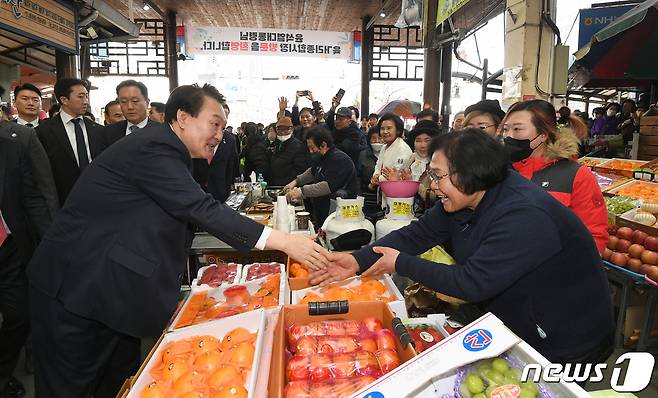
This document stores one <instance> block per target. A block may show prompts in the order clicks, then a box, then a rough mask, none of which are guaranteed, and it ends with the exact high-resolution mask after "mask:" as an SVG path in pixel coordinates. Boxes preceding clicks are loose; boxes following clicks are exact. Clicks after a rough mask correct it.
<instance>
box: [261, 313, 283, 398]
mask: <svg viewBox="0 0 658 398" xmlns="http://www.w3.org/2000/svg"><path fill="white" fill-rule="evenodd" d="M280 313H281V307H277V308H275V309H273V310H267V311H265V314H266V316H265V318H266V319H265V333H264V336H263V352H262V353H261V357H260V365H259V368H258V379H257V380H256V391H255V394H254V396H256V397H266V396H267V388H268V386H269V380H270V364H271V363H272V351H273V349H274V331H275V329H276V326H277V323H278V321H279V314H280Z"/></svg>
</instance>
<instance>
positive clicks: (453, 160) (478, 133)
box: [429, 127, 509, 195]
mask: <svg viewBox="0 0 658 398" xmlns="http://www.w3.org/2000/svg"><path fill="white" fill-rule="evenodd" d="M437 151H442V152H443V154H444V155H445V156H446V158H448V167H449V168H450V170H442V171H443V172H446V173H450V180H451V181H452V183H453V185H454V186H455V187H456V188H457V189H459V190H460V191H461V192H462V193H464V194H466V195H471V194H473V193H475V192H478V191H486V190H488V189H491V188H493V187H494V186H495V185H496V184H498V183H500V182H502V181H503V180H504V179H505V177H507V174H508V170H509V157H508V155H507V152H505V148H504V147H503V145H502V144H501V143H500V142H498V141H496V140H495V139H494V138H493V137H491V136H490V135H489V134H487V133H485V132H484V131H482V130H480V129H478V128H474V127H469V128H466V129H464V130H458V131H456V132H454V133H448V134H443V135H439V136H437V137H435V138H434V139H433V140H432V142H431V144H430V152H429V153H430V154H432V155H434V153H436V152H437Z"/></svg>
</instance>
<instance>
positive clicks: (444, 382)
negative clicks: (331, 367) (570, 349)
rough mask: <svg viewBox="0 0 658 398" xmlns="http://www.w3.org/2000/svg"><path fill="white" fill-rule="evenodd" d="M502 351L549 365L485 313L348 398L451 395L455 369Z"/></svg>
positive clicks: (579, 397) (559, 387) (561, 390)
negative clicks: (438, 388)
mask: <svg viewBox="0 0 658 398" xmlns="http://www.w3.org/2000/svg"><path fill="white" fill-rule="evenodd" d="M487 332H488V335H487ZM471 336H473V337H471ZM485 337H487V338H486V339H485ZM475 344H477V345H478V346H479V347H477V349H474V345H475ZM506 352H507V353H509V354H510V355H512V356H514V357H516V358H517V359H518V360H519V361H520V362H521V363H525V364H528V363H532V364H539V365H540V366H542V367H544V366H546V365H548V364H549V362H548V360H547V359H546V358H544V357H543V356H542V355H541V354H540V353H539V352H537V351H536V350H534V349H533V348H532V347H530V346H529V345H528V344H527V343H525V342H524V341H523V340H521V339H520V338H519V337H518V336H516V335H515V334H514V333H512V331H510V330H509V329H508V328H507V327H506V326H505V325H504V324H503V322H502V321H501V320H500V319H498V318H497V317H496V316H495V315H493V314H491V313H487V314H485V315H483V316H482V317H480V318H479V319H478V320H476V321H474V322H473V323H471V324H469V325H467V326H465V327H464V328H462V329H460V330H458V331H457V332H455V333H454V334H452V335H450V336H448V337H446V338H445V339H444V340H442V341H440V342H438V343H437V344H435V345H434V346H432V347H430V348H429V349H427V350H425V351H423V352H422V353H420V354H418V355H417V356H416V357H414V358H411V359H410V360H409V361H407V362H405V363H403V364H402V365H400V366H399V367H397V368H396V369H394V370H393V371H391V372H389V373H387V374H386V375H384V376H382V377H381V378H379V379H378V380H377V381H375V382H373V383H372V384H370V385H369V386H367V387H365V388H364V389H362V390H360V391H358V392H357V393H356V394H353V395H352V397H365V396H368V394H369V393H373V392H378V393H379V394H381V395H379V396H381V397H386V398H388V397H403V396H413V397H416V396H422V397H425V396H430V395H429V393H430V392H433V391H435V389H436V388H437V386H441V387H440V388H442V389H443V390H440V391H436V392H435V393H434V395H432V396H436V397H443V396H453V392H454V391H453V387H454V381H455V375H456V374H457V372H458V370H459V368H461V367H462V366H466V365H469V364H472V363H474V362H477V361H479V360H482V359H487V358H495V357H498V356H499V355H501V354H503V353H506ZM546 387H547V388H549V389H550V390H551V391H552V392H554V395H553V396H555V397H560V398H571V397H575V398H589V395H588V393H586V392H585V391H584V390H583V389H582V388H580V387H579V386H578V385H577V384H574V383H560V384H551V385H549V386H546Z"/></svg>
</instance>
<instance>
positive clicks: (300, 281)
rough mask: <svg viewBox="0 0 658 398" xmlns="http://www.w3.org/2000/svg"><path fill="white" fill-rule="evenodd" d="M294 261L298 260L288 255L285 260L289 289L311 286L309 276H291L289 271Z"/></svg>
mask: <svg viewBox="0 0 658 398" xmlns="http://www.w3.org/2000/svg"><path fill="white" fill-rule="evenodd" d="M294 263H299V261H297V260H295V259H292V258H290V257H288V261H287V262H286V269H287V270H288V284H289V285H290V290H293V291H294V290H301V289H306V288H309V287H311V280H310V279H309V278H299V277H293V276H292V274H291V273H290V266H291V265H292V264H294Z"/></svg>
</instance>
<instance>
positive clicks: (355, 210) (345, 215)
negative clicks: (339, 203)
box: [340, 205, 361, 220]
mask: <svg viewBox="0 0 658 398" xmlns="http://www.w3.org/2000/svg"><path fill="white" fill-rule="evenodd" d="M340 214H341V216H342V219H343V220H353V219H358V218H361V209H359V206H357V205H346V206H343V207H341V209H340Z"/></svg>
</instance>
